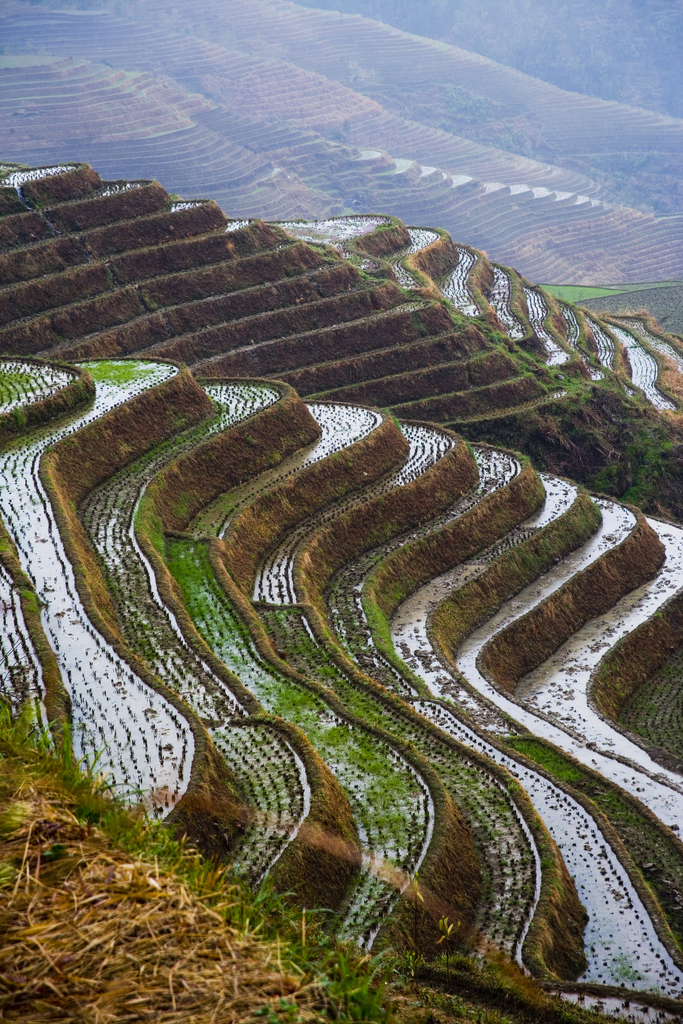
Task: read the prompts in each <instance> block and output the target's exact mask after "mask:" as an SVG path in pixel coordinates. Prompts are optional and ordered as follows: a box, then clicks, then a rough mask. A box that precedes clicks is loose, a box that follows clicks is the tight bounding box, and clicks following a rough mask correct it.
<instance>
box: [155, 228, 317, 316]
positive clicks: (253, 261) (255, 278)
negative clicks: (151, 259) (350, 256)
mask: <svg viewBox="0 0 683 1024" xmlns="http://www.w3.org/2000/svg"><path fill="white" fill-rule="evenodd" d="M324 265H325V264H324V261H323V259H322V257H321V256H320V255H319V254H318V253H317V252H316V251H315V249H311V248H310V247H309V246H307V245H304V244H303V242H295V243H294V244H293V245H288V246H285V247H284V248H283V249H276V250H275V251H267V252H264V253H258V254H257V255H255V256H247V257H244V258H233V259H228V258H227V254H226V256H225V259H224V261H223V262H221V263H213V264H211V265H209V266H199V267H196V268H195V269H192V270H183V271H180V272H179V273H174V274H170V275H167V276H165V277H157V278H156V279H153V280H151V281H148V282H147V283H146V284H145V285H144V287H143V295H144V297H145V302H146V304H147V306H148V308H149V309H158V308H159V307H160V306H173V305H178V303H181V302H194V301H195V300H197V299H202V298H206V297H208V296H209V295H219V294H223V293H227V292H233V291H240V290H244V289H245V288H254V287H257V286H258V285H263V284H269V283H271V282H275V281H281V280H283V279H285V278H288V277H295V276H297V275H298V274H304V273H308V272H310V271H312V270H317V269H318V268H319V267H322V266H324Z"/></svg>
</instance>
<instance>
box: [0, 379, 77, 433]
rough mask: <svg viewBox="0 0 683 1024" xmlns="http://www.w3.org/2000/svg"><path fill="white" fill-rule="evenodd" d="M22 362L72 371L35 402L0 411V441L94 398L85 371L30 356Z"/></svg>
mask: <svg viewBox="0 0 683 1024" xmlns="http://www.w3.org/2000/svg"><path fill="white" fill-rule="evenodd" d="M26 362H30V363H36V365H39V366H53V367H56V368H57V369H60V370H69V371H70V372H71V373H72V374H73V380H71V381H70V382H69V383H68V384H66V385H65V387H63V388H60V389H59V391H55V392H54V394H52V395H48V396H47V397H46V398H42V399H41V400H40V401H39V402H29V403H28V404H27V405H22V406H19V407H18V408H16V409H12V410H11V411H10V412H6V413H2V415H0V443H2V442H3V441H6V440H8V439H9V438H11V437H16V436H17V435H19V434H23V433H24V431H26V430H31V429H33V428H35V427H39V426H41V425H42V424H44V423H49V422H50V421H51V420H54V419H57V417H58V416H64V415H66V414H67V413H69V412H73V410H74V409H78V408H79V407H80V406H82V405H85V404H86V402H89V401H90V399H91V398H94V397H95V383H94V381H93V379H92V377H91V376H90V374H89V373H88V371H87V370H79V369H77V368H75V367H73V366H66V364H63V363H42V362H39V361H38V360H30V359H29V360H26Z"/></svg>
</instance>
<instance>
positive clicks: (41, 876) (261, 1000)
mask: <svg viewBox="0 0 683 1024" xmlns="http://www.w3.org/2000/svg"><path fill="white" fill-rule="evenodd" d="M1 766H2V759H1V758H0V773H1V770H2V769H1ZM3 781H5V780H3ZM0 858H1V860H0V1020H10V1021H11V1020H15V1021H22V1022H31V1024H33V1022H39V1021H68V1022H71V1021H73V1022H76V1021H78V1022H79V1024H81V1022H82V1024H86V1022H87V1024H91V1022H92V1024H108V1022H110V1021H154V1022H155V1024H157V1022H159V1024H161V1022H164V1024H166V1022H168V1024H176V1022H177V1024H180V1022H182V1024H194V1022H202V1024H209V1022H211V1024H232V1022H237V1021H243V1020H247V1019H252V1018H253V1016H254V1013H255V1012H256V1011H257V1010H259V1009H261V1010H262V1012H263V1013H266V1014H267V1013H268V1011H269V1009H270V1008H273V1009H280V1011H282V1003H281V1000H282V999H284V1000H286V1002H287V1003H289V1004H295V1005H296V1013H297V1019H303V1020H306V1019H310V1020H312V1019H319V1018H320V1016H321V1015H322V1014H321V1011H322V1007H323V1006H324V999H323V998H322V994H321V992H320V990H319V988H318V986H317V985H316V984H315V983H314V982H313V981H311V978H310V976H309V977H306V976H303V975H302V973H301V972H300V971H298V970H297V969H296V968H293V967H291V965H289V964H286V963H283V962H282V960H281V959H280V948H279V944H277V943H273V942H264V941H262V940H260V939H259V938H258V937H257V936H254V935H252V936H249V935H248V934H247V933H248V926H247V928H246V929H245V931H241V930H239V931H238V930H236V929H234V928H231V927H229V926H227V925H226V923H225V920H224V918H223V916H221V913H220V911H221V910H225V909H226V908H227V907H228V906H229V901H230V900H231V899H232V900H233V901H234V900H235V895H234V890H233V891H231V890H228V891H227V893H226V894H225V896H222V895H221V896H218V897H216V894H215V893H214V894H212V895H213V898H212V900H211V903H212V906H211V907H209V906H208V905H206V900H207V897H208V896H209V894H210V889H212V888H215V886H212V885H211V876H207V883H208V887H207V892H206V896H205V897H203V898H199V897H197V896H196V895H193V894H191V893H190V892H188V890H187V888H186V887H185V886H184V885H183V884H182V882H181V881H179V880H178V879H177V878H176V877H174V876H173V875H165V874H164V873H163V872H160V871H158V869H157V868H156V867H155V866H154V865H152V864H145V863H143V862H141V861H137V860H135V859H131V858H130V857H129V856H127V855H126V853H124V852H123V851H121V850H118V849H116V848H115V847H114V846H113V844H112V843H111V842H110V840H109V839H108V838H107V836H105V835H104V834H103V833H102V832H100V831H99V830H97V829H95V828H88V827H85V826H83V825H82V824H81V823H80V822H79V821H78V820H77V819H76V818H75V817H74V816H73V815H72V814H71V813H70V812H69V811H68V810H65V809H64V805H63V803H61V802H60V798H59V794H58V792H57V790H56V787H55V788H52V789H51V787H50V785H49V781H48V780H47V779H45V778H44V779H40V780H38V781H37V782H36V780H31V779H26V780H24V783H23V784H22V785H21V787H20V789H19V791H17V792H15V793H14V794H13V798H12V799H11V800H10V802H8V803H6V804H5V806H4V809H3V810H2V812H1V813H0ZM17 869H18V871H17ZM292 1008H293V1007H292Z"/></svg>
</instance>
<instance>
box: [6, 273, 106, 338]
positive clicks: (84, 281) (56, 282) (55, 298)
mask: <svg viewBox="0 0 683 1024" xmlns="http://www.w3.org/2000/svg"><path fill="white" fill-rule="evenodd" d="M110 287H111V278H110V276H109V274H108V272H107V268H106V267H105V266H103V265H102V264H101V263H94V264H89V265H86V266H82V265H81V266H77V267H74V268H73V269H70V268H67V269H64V270H61V271H60V272H59V273H57V274H52V275H50V276H48V277H43V278H41V279H40V280H38V281H28V282H22V283H20V284H16V285H13V286H12V285H10V286H9V287H8V288H4V289H3V290H2V291H1V292H0V324H3V325H4V324H8V323H10V321H12V320H18V319H20V318H21V317H24V316H35V315H36V314H37V313H43V312H45V311H46V310H48V309H53V308H54V307H56V306H63V305H67V304H71V303H73V302H79V301H82V300H84V299H89V298H91V297H92V296H93V295H97V294H98V293H99V292H103V291H108V290H109V288H110Z"/></svg>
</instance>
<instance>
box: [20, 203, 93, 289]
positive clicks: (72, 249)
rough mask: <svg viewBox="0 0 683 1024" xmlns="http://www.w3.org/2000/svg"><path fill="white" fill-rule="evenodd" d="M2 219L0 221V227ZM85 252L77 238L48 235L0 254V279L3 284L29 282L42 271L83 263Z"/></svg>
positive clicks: (42, 272)
mask: <svg viewBox="0 0 683 1024" xmlns="http://www.w3.org/2000/svg"><path fill="white" fill-rule="evenodd" d="M2 224H3V221H2V220H0V228H1V227H2ZM86 259H87V257H86V253H85V250H84V249H83V247H82V246H81V245H80V244H79V242H78V239H77V238H50V239H49V241H46V242H38V243H37V244H35V245H32V246H30V247H29V248H28V249H14V250H12V251H11V252H5V253H2V254H0V281H2V283H3V286H5V287H6V286H8V285H13V284H19V283H21V282H22V281H31V280H32V279H33V278H35V277H42V276H43V275H45V274H59V273H61V272H62V271H64V270H67V269H68V268H69V267H75V266H77V265H78V264H84V263H85V262H86Z"/></svg>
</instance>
